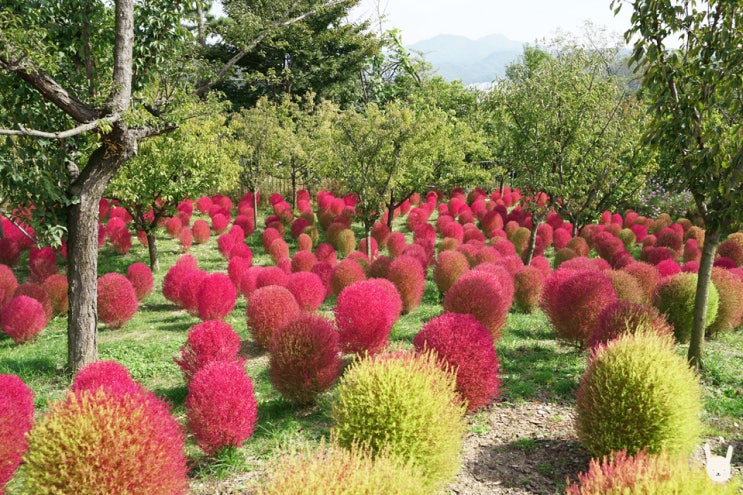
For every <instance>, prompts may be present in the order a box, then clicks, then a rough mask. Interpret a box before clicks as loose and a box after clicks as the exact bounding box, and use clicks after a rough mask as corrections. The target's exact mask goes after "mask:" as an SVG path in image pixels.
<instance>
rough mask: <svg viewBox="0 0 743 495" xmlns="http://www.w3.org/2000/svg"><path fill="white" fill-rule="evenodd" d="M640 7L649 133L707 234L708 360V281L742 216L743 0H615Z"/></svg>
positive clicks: (639, 61) (694, 350) (699, 336)
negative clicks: (723, 241)
mask: <svg viewBox="0 0 743 495" xmlns="http://www.w3.org/2000/svg"><path fill="white" fill-rule="evenodd" d="M625 3H629V6H630V7H631V8H632V9H633V14H632V27H631V28H630V29H629V30H628V31H627V32H626V33H625V39H626V40H627V42H628V43H629V42H630V41H632V40H634V52H633V56H632V59H633V62H634V66H635V70H636V71H637V72H639V73H640V74H641V75H642V90H641V92H642V95H643V98H644V100H645V101H647V102H648V103H649V109H650V122H649V125H648V132H647V138H648V141H649V142H650V143H651V144H653V145H655V146H656V147H657V148H658V149H660V150H661V151H662V152H663V153H664V154H667V155H668V156H669V157H672V159H673V160H672V161H670V163H669V169H668V170H667V172H668V173H669V175H670V176H671V177H670V179H675V180H670V181H669V182H670V184H671V185H673V184H682V185H683V186H685V187H686V188H688V190H689V191H691V193H692V196H693V197H694V201H695V203H696V206H697V209H698V210H699V214H700V216H701V217H702V219H703V220H704V225H705V228H706V235H705V240H704V247H703V249H702V259H701V261H700V263H699V277H698V282H697V290H696V299H695V302H694V326H693V329H692V336H691V342H690V345H689V352H688V358H689V362H690V363H691V364H692V365H694V366H696V367H697V368H699V369H702V368H703V361H702V346H703V342H704V331H705V321H706V314H707V299H708V294H709V281H710V276H711V271H712V264H713V262H714V257H715V253H716V251H717V246H718V244H719V242H720V238H721V236H722V235H723V234H724V233H725V232H727V230H728V229H735V228H736V227H740V225H741V220H742V219H743V217H742V215H741V212H742V211H743V197H742V196H741V195H740V184H741V183H742V182H743V133H741V119H740V115H741V112H742V111H743V103H742V102H743V100H742V99H741V86H742V83H741V81H743V77H742V74H743V73H742V72H741V71H742V70H743V69H742V68H743V50H741V49H740V47H741V44H743V31H741V26H743V5H742V4H741V3H740V2H739V1H737V0H732V1H731V0H709V1H707V2H703V3H698V2H695V1H692V0H658V1H647V0H644V1H638V2H625V1H624V0H615V1H613V2H612V7H615V9H616V11H617V12H618V11H619V9H621V8H622V6H623V5H624V4H625Z"/></svg>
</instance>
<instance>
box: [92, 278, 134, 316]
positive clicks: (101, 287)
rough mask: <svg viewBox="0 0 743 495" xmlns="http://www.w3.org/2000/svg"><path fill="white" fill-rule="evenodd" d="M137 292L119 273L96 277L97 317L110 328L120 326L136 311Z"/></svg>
mask: <svg viewBox="0 0 743 495" xmlns="http://www.w3.org/2000/svg"><path fill="white" fill-rule="evenodd" d="M137 304H138V301H137V293H136V292H135V290H134V286H133V285H132V283H131V282H129V280H128V279H127V278H126V277H125V276H123V275H121V274H120V273H113V272H112V273H107V274H105V275H103V276H102V277H101V278H99V279H98V318H99V319H100V320H101V321H102V322H103V323H105V324H106V325H108V326H110V327H111V328H121V327H122V326H123V325H124V324H125V323H126V322H128V321H129V320H131V319H132V317H133V316H134V313H136V312H137Z"/></svg>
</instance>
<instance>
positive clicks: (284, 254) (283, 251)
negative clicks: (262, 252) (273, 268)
mask: <svg viewBox="0 0 743 495" xmlns="http://www.w3.org/2000/svg"><path fill="white" fill-rule="evenodd" d="M266 252H267V253H268V255H269V256H271V259H272V260H273V262H274V263H278V262H279V260H282V259H284V258H289V245H288V244H287V243H286V241H284V239H275V240H274V241H272V242H271V245H270V246H268V250H267V251H266Z"/></svg>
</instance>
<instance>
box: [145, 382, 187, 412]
mask: <svg viewBox="0 0 743 495" xmlns="http://www.w3.org/2000/svg"><path fill="white" fill-rule="evenodd" d="M153 392H154V393H155V395H157V396H158V397H164V398H165V399H166V400H167V401H168V402H170V404H171V405H172V406H173V408H178V407H181V406H183V403H184V402H185V401H186V396H187V395H188V389H187V388H186V386H185V385H177V386H174V387H155V388H154V389H153Z"/></svg>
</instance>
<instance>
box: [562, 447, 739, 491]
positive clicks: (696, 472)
mask: <svg viewBox="0 0 743 495" xmlns="http://www.w3.org/2000/svg"><path fill="white" fill-rule="evenodd" d="M578 480H579V481H578V482H577V483H572V484H571V485H569V486H568V487H567V492H566V495H625V494H632V495H700V494H704V495H718V494H719V495H723V494H729V495H734V494H735V493H738V488H739V487H740V481H738V480H734V481H730V482H728V483H726V484H715V483H713V482H712V480H711V479H710V478H709V476H707V473H706V472H705V470H704V469H702V468H701V467H698V466H695V467H690V466H689V462H688V460H686V459H685V458H684V457H683V456H670V455H668V454H667V453H662V454H660V455H655V456H654V455H648V454H647V453H645V452H638V453H637V454H636V455H635V456H628V455H627V453H626V452H623V451H622V452H617V453H615V454H614V455H612V456H607V457H605V458H604V459H603V460H599V459H593V460H592V461H591V464H590V466H589V468H588V472H587V473H581V474H579V475H578Z"/></svg>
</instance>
